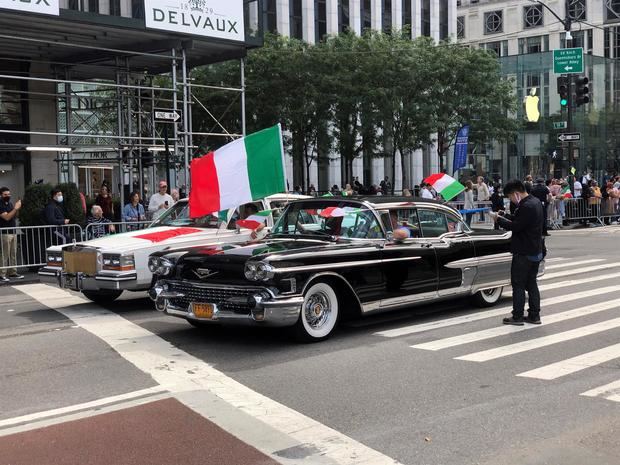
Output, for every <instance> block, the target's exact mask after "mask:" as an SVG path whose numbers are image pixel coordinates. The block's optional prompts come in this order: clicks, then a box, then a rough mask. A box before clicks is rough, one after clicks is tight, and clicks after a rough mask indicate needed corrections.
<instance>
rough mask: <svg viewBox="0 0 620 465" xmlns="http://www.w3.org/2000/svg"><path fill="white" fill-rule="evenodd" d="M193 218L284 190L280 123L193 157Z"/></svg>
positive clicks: (191, 193) (190, 200) (190, 202)
mask: <svg viewBox="0 0 620 465" xmlns="http://www.w3.org/2000/svg"><path fill="white" fill-rule="evenodd" d="M191 173H192V175H191V178H192V179H191V181H192V188H191V191H190V193H189V210H190V216H191V217H192V218H197V217H200V216H204V215H208V214H210V213H213V212H219V211H222V210H226V209H228V208H236V207H238V206H239V205H242V204H244V203H248V202H252V201H254V200H258V199H262V198H263V197H267V196H268V195H272V194H277V193H278V192H284V191H285V190H286V183H285V175H284V149H283V146H282V129H281V128H280V125H277V126H273V127H271V128H269V129H264V130H262V131H259V132H256V133H254V134H250V135H249V136H246V137H243V138H241V139H237V140H235V141H233V142H231V143H229V144H227V145H225V146H224V147H222V148H221V149H218V150H216V151H215V152H210V153H208V154H206V155H205V156H203V157H201V158H195V159H194V160H192V165H191Z"/></svg>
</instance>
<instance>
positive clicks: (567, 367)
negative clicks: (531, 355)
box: [517, 344, 620, 380]
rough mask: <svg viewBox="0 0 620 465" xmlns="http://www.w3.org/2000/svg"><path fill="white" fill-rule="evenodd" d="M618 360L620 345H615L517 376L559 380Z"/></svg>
mask: <svg viewBox="0 0 620 465" xmlns="http://www.w3.org/2000/svg"><path fill="white" fill-rule="evenodd" d="M616 358H620V344H614V345H612V346H609V347H605V348H603V349H599V350H595V351H593V352H588V353H586V354H582V355H578V356H576V357H572V358H568V359H566V360H562V361H559V362H556V363H552V364H550V365H546V366H544V367H540V368H536V369H535V370H530V371H526V372H524V373H519V374H518V375H517V376H522V377H525V378H537V379H547V380H550V379H557V378H560V377H562V376H566V375H570V374H572V373H576V372H578V371H581V370H585V369H586V368H591V367H593V366H596V365H600V364H601V363H605V362H608V361H610V360H614V359H616Z"/></svg>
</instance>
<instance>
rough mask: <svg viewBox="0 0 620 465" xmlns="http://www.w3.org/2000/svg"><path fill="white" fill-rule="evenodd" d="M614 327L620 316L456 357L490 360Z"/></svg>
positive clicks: (469, 359)
mask: <svg viewBox="0 0 620 465" xmlns="http://www.w3.org/2000/svg"><path fill="white" fill-rule="evenodd" d="M614 328H620V318H614V319H612V320H607V321H602V322H600V323H594V324H591V325H586V326H581V327H579V328H576V329H571V330H569V331H563V332H561V333H556V334H551V335H549V336H543V337H538V338H535V339H529V340H527V341H522V342H517V343H515V344H509V345H506V346H501V347H496V348H494V349H489V350H483V351H481V352H474V353H473V354H467V355H463V356H461V357H456V359H457V360H468V361H470V362H487V361H489V360H495V359H497V358H501V357H506V356H508V355H514V354H520V353H522V352H527V351H528V350H533V349H539V348H541V347H546V346H550V345H552V344H558V343H560V342H565V341H570V340H572V339H577V338H580V337H584V336H590V335H592V334H596V333H600V332H602V331H608V330H610V329H614ZM619 356H620V355H619Z"/></svg>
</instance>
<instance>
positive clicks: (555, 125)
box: [553, 121, 568, 129]
mask: <svg viewBox="0 0 620 465" xmlns="http://www.w3.org/2000/svg"><path fill="white" fill-rule="evenodd" d="M567 127H568V125H567V124H566V121H555V122H554V123H553V129H566V128H567Z"/></svg>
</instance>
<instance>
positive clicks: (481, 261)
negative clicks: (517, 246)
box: [444, 252, 512, 268]
mask: <svg viewBox="0 0 620 465" xmlns="http://www.w3.org/2000/svg"><path fill="white" fill-rule="evenodd" d="M510 260H512V254H511V253H510V252H502V253H498V254H493V255H483V256H481V257H471V258H464V259H462V260H455V261H453V262H449V263H446V264H445V265H444V266H445V267H446V268H465V267H468V266H484V265H492V264H496V263H503V262H506V261H510Z"/></svg>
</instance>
